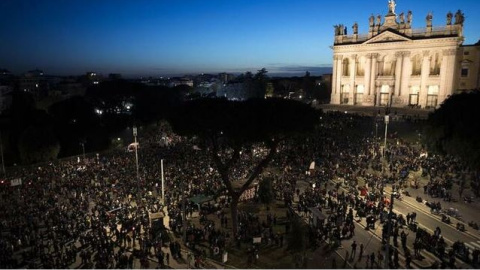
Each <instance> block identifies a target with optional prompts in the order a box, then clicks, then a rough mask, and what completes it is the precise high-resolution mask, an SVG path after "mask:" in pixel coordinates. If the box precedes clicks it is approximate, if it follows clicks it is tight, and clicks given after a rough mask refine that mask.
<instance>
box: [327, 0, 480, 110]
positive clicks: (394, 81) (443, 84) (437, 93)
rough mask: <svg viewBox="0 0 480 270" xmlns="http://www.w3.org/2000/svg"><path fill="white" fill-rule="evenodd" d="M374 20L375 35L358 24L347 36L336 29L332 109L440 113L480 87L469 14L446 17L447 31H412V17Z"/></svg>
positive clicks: (479, 49)
mask: <svg viewBox="0 0 480 270" xmlns="http://www.w3.org/2000/svg"><path fill="white" fill-rule="evenodd" d="M395 7H396V3H395V1H394V0H390V1H389V2H388V13H387V15H385V16H384V17H383V18H382V16H380V15H378V16H376V17H375V16H373V15H372V16H371V17H370V18H369V31H368V33H366V34H358V24H357V23H355V24H354V25H353V27H352V29H353V31H352V34H351V35H347V28H346V27H345V26H344V25H336V26H335V40H334V46H333V51H334V54H333V59H334V62H333V78H332V95H331V100H330V103H331V104H346V105H358V106H391V107H407V106H410V107H420V108H436V107H438V106H439V105H440V104H441V103H442V102H443V101H444V100H445V99H446V98H447V97H448V96H449V95H451V94H454V93H455V92H456V91H458V90H471V89H478V88H479V84H480V81H479V78H480V76H479V72H480V68H479V65H480V44H479V43H477V44H475V45H462V43H463V40H464V37H463V23H464V15H463V13H462V12H461V11H460V10H458V11H457V12H456V13H455V14H454V13H451V12H449V13H448V14H446V23H445V25H443V26H432V19H433V15H432V14H427V16H426V18H425V22H426V26H425V28H421V29H412V27H411V26H412V12H411V11H408V12H407V13H406V14H404V13H403V12H402V13H400V14H398V15H397V14H396V13H395Z"/></svg>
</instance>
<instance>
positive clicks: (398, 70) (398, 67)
mask: <svg viewBox="0 0 480 270" xmlns="http://www.w3.org/2000/svg"><path fill="white" fill-rule="evenodd" d="M395 58H396V60H395V85H394V90H393V96H394V97H398V96H400V85H401V83H402V81H401V78H402V67H403V52H396V53H395Z"/></svg>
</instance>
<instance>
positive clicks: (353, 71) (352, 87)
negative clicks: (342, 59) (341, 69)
mask: <svg viewBox="0 0 480 270" xmlns="http://www.w3.org/2000/svg"><path fill="white" fill-rule="evenodd" d="M350 60H351V63H352V65H350V95H349V96H350V97H349V99H348V105H354V104H355V102H354V98H355V94H356V92H357V89H355V77H356V76H357V72H356V71H357V55H356V54H353V55H352V56H351V58H350Z"/></svg>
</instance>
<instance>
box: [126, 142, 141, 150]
mask: <svg viewBox="0 0 480 270" xmlns="http://www.w3.org/2000/svg"><path fill="white" fill-rule="evenodd" d="M136 148H137V149H138V148H140V145H139V144H138V142H136V143H131V144H129V145H128V147H127V151H128V152H133V151H135V149H136Z"/></svg>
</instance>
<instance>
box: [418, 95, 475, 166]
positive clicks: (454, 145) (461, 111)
mask: <svg viewBox="0 0 480 270" xmlns="http://www.w3.org/2000/svg"><path fill="white" fill-rule="evenodd" d="M479 104H480V92H478V91H475V92H471V93H461V94H457V95H453V96H451V97H449V98H448V99H447V100H445V102H444V103H443V104H442V105H441V106H440V108H439V109H437V110H435V112H433V113H431V114H430V115H429V118H428V125H427V128H426V134H425V135H426V137H425V139H426V140H425V143H426V145H427V146H428V148H429V149H430V150H432V151H437V152H440V153H442V154H450V155H454V156H457V157H459V158H460V159H462V160H463V161H464V162H466V163H467V164H468V165H469V166H470V167H471V168H472V169H475V170H477V171H478V170H479V169H480V136H479V135H478V134H479V132H480V106H479Z"/></svg>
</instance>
